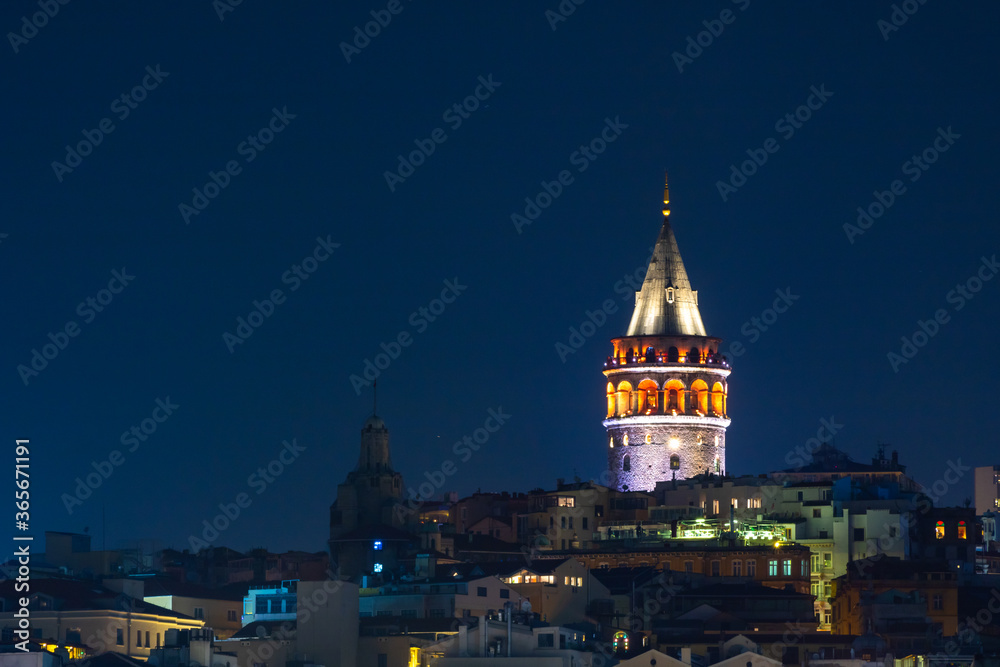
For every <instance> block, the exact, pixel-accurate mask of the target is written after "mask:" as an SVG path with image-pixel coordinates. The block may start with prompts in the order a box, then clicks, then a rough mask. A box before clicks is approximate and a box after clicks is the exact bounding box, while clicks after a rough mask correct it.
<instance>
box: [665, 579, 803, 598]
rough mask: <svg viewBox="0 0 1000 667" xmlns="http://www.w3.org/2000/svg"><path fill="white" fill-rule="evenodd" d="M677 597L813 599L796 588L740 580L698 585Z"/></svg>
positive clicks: (679, 593)
mask: <svg viewBox="0 0 1000 667" xmlns="http://www.w3.org/2000/svg"><path fill="white" fill-rule="evenodd" d="M674 595H675V596H677V597H693V598H702V597H713V598H722V597H727V596H728V597H739V598H749V597H755V598H759V597H770V598H809V599H810V600H811V599H812V597H813V596H812V595H809V594H807V593H797V592H795V591H794V590H786V589H782V588H773V587H771V586H765V585H764V584H761V583H757V582H755V581H754V582H750V581H745V582H740V583H732V584H708V585H706V586H698V587H697V588H692V589H690V590H686V591H678V592H676V593H674Z"/></svg>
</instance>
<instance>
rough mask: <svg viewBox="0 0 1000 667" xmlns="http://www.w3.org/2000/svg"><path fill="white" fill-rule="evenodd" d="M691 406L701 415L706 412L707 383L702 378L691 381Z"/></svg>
mask: <svg viewBox="0 0 1000 667" xmlns="http://www.w3.org/2000/svg"><path fill="white" fill-rule="evenodd" d="M691 407H692V408H694V409H695V410H698V411H699V412H700V413H701V414H702V415H706V414H708V385H707V384H705V381H704V380H695V381H694V382H692V383H691Z"/></svg>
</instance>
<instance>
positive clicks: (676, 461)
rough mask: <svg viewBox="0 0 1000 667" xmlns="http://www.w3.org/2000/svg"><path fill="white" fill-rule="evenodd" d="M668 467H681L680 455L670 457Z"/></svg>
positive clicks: (672, 468)
mask: <svg viewBox="0 0 1000 667" xmlns="http://www.w3.org/2000/svg"><path fill="white" fill-rule="evenodd" d="M670 469H671V470H680V469H681V457H679V456H677V455H676V454H674V455H673V456H671V457H670Z"/></svg>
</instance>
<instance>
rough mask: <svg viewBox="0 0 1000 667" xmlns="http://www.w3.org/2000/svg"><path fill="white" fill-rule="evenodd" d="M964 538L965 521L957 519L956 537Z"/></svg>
mask: <svg viewBox="0 0 1000 667" xmlns="http://www.w3.org/2000/svg"><path fill="white" fill-rule="evenodd" d="M965 538H966V533H965V522H964V521H959V522H958V539H960V540H964V539H965Z"/></svg>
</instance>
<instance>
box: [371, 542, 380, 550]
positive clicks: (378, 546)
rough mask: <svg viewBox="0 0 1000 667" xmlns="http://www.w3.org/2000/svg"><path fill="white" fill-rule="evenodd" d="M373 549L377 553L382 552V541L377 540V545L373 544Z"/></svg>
mask: <svg viewBox="0 0 1000 667" xmlns="http://www.w3.org/2000/svg"><path fill="white" fill-rule="evenodd" d="M372 549H374V550H375V551H382V540H375V543H374V544H372Z"/></svg>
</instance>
